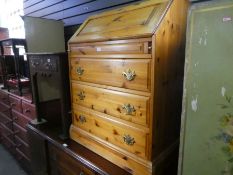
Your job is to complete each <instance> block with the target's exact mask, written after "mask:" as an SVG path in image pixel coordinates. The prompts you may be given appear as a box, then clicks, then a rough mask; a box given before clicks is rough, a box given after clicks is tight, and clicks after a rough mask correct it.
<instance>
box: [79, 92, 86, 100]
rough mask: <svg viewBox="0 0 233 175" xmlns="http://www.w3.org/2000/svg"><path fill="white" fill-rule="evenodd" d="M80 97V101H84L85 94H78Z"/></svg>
mask: <svg viewBox="0 0 233 175" xmlns="http://www.w3.org/2000/svg"><path fill="white" fill-rule="evenodd" d="M77 95H78V96H79V100H84V98H85V92H84V91H81V92H79V93H78V94H77Z"/></svg>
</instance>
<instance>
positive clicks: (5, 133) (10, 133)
mask: <svg viewBox="0 0 233 175" xmlns="http://www.w3.org/2000/svg"><path fill="white" fill-rule="evenodd" d="M0 127H1V134H2V136H3V137H7V139H8V140H9V139H10V140H11V142H12V143H13V136H14V132H13V130H12V129H10V128H8V127H7V126H6V125H4V124H2V123H1V124H0Z"/></svg>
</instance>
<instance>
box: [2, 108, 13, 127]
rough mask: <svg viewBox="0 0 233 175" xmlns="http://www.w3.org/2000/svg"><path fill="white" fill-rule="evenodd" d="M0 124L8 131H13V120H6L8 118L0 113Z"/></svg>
mask: <svg viewBox="0 0 233 175" xmlns="http://www.w3.org/2000/svg"><path fill="white" fill-rule="evenodd" d="M0 123H1V125H4V126H5V127H7V128H8V129H9V130H12V129H13V126H12V125H13V120H12V119H10V118H8V116H6V115H5V114H3V113H1V112H0Z"/></svg>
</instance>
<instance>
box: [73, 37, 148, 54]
mask: <svg viewBox="0 0 233 175" xmlns="http://www.w3.org/2000/svg"><path fill="white" fill-rule="evenodd" d="M150 45H151V42H149V41H148V39H147V40H145V41H144V42H143V41H135V42H128V43H127V42H126V41H125V42H124V41H118V42H117V41H115V42H113V41H112V42H105V43H103V42H102V43H101V42H100V43H95V44H89V45H88V44H71V45H70V51H71V55H79V56H82V55H106V54H147V53H150V51H151V48H150Z"/></svg>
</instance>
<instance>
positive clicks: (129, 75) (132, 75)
mask: <svg viewBox="0 0 233 175" xmlns="http://www.w3.org/2000/svg"><path fill="white" fill-rule="evenodd" d="M122 75H123V76H124V77H125V79H126V80H128V81H132V80H134V78H135V76H136V73H135V71H132V70H131V69H127V70H126V71H124V72H122Z"/></svg>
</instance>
